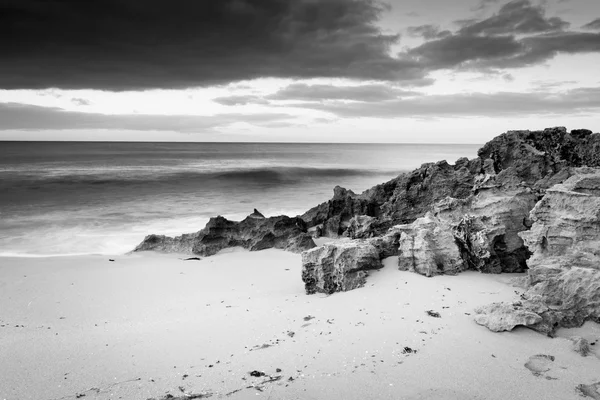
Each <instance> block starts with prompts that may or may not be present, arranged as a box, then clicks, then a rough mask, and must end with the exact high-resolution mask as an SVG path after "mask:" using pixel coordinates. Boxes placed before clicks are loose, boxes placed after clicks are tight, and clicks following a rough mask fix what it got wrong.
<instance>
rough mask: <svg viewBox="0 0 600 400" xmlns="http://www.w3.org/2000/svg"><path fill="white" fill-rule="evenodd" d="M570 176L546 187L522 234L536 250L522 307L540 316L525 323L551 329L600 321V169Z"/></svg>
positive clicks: (550, 330)
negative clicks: (529, 226)
mask: <svg viewBox="0 0 600 400" xmlns="http://www.w3.org/2000/svg"><path fill="white" fill-rule="evenodd" d="M570 175H572V176H571V177H570V178H568V179H567V180H566V181H565V182H564V183H562V184H558V185H555V186H553V187H552V188H550V189H548V190H547V191H546V194H545V196H544V197H543V198H542V199H541V200H540V201H539V202H538V203H537V204H536V206H535V207H534V208H533V209H532V211H531V215H530V219H531V221H532V222H533V225H532V226H531V229H530V230H529V231H525V232H521V233H520V236H521V237H522V238H523V240H524V241H525V244H526V245H527V246H528V247H529V249H530V250H531V251H532V252H533V256H532V257H531V258H530V259H529V260H528V265H529V268H530V269H529V278H530V285H531V287H530V288H529V290H528V291H527V292H526V293H525V295H524V297H525V299H526V300H524V301H523V302H522V304H521V307H522V309H525V310H527V311H529V312H533V313H535V314H536V315H538V316H539V320H538V321H535V322H531V321H530V322H528V323H526V324H525V323H524V324H523V325H526V326H530V327H531V328H533V329H535V330H538V331H540V332H544V333H547V334H552V333H553V332H554V330H555V329H556V328H557V327H560V326H563V327H576V326H580V325H582V324H583V323H584V322H585V321H587V320H592V321H596V322H600V169H592V168H576V169H572V170H571V171H570ZM507 307H508V308H510V305H507Z"/></svg>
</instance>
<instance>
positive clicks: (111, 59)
mask: <svg viewBox="0 0 600 400" xmlns="http://www.w3.org/2000/svg"><path fill="white" fill-rule="evenodd" d="M0 54H1V55H2V56H1V59H0V140H83V141H86V140H94V141H185V142H220V141H230V142H248V141H249V142H333V143H337V142H353V143H361V142H378V143H477V144H479V143H484V142H485V141H487V140H489V139H490V138H492V137H494V136H496V135H498V134H500V133H502V132H505V131H507V130H513V129H531V130H535V129H543V128H546V127H552V126H566V127H567V128H568V129H580V128H586V129H590V130H593V131H594V132H598V131H600V118H598V116H599V112H600V74H599V73H598V69H599V67H598V66H599V65H600V2H599V1H598V0H512V1H502V0H452V1H449V0H389V1H387V2H383V1H381V2H380V1H377V0H203V1H196V0H168V1H167V0H145V1H139V0H86V1H72V0H3V1H2V2H0Z"/></svg>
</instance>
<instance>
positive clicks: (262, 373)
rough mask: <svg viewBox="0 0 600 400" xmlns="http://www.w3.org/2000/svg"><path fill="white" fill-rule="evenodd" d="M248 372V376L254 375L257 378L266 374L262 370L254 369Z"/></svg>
mask: <svg viewBox="0 0 600 400" xmlns="http://www.w3.org/2000/svg"><path fill="white" fill-rule="evenodd" d="M249 374H250V376H254V377H257V378H259V377H261V376H265V375H266V374H265V373H264V372H262V371H256V370H254V371H251V372H249Z"/></svg>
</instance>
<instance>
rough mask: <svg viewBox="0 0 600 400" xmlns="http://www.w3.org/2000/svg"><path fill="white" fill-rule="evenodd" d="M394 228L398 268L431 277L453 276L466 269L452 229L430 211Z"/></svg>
mask: <svg viewBox="0 0 600 400" xmlns="http://www.w3.org/2000/svg"><path fill="white" fill-rule="evenodd" d="M394 230H396V231H399V232H401V234H400V239H399V254H400V255H399V256H398V268H399V269H400V270H404V271H412V272H417V273H419V274H421V275H425V276H434V275H439V274H451V275H454V274H456V273H458V272H460V271H462V270H463V269H465V267H464V262H463V259H462V258H461V254H460V252H459V249H458V246H457V245H456V242H455V239H454V235H453V234H452V230H451V229H450V227H449V226H448V224H446V223H444V222H443V221H442V220H440V219H439V218H436V217H435V216H433V214H431V213H427V214H426V215H425V216H424V217H422V218H418V219H417V220H416V221H414V222H413V223H412V224H408V225H398V226H396V227H394Z"/></svg>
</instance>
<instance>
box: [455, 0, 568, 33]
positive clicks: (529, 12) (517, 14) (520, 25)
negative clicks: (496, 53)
mask: <svg viewBox="0 0 600 400" xmlns="http://www.w3.org/2000/svg"><path fill="white" fill-rule="evenodd" d="M568 26H569V23H568V22H566V21H564V20H562V19H561V18H558V17H552V18H546V16H545V11H544V9H543V8H542V7H541V6H534V5H532V4H531V1H530V0H513V1H510V2H508V3H506V4H505V5H503V6H502V7H501V8H500V11H498V13H497V14H495V15H493V16H492V17H490V18H487V19H484V20H483V21H479V22H475V23H472V24H469V25H466V26H464V27H463V28H462V29H461V30H460V31H459V32H458V34H459V35H463V36H464V35H499V34H511V35H512V34H519V33H521V34H531V33H545V32H555V31H560V30H563V29H565V28H567V27H568Z"/></svg>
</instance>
